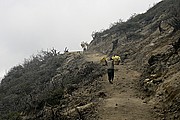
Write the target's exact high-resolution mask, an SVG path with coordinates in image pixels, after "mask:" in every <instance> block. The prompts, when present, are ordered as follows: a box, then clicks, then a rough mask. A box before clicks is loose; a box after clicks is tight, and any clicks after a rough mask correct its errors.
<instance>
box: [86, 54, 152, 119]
mask: <svg viewBox="0 0 180 120" xmlns="http://www.w3.org/2000/svg"><path fill="white" fill-rule="evenodd" d="M88 56H89V57H87V60H89V61H94V62H97V61H98V60H99V58H101V57H102V56H101V54H98V53H96V54H91V55H90V54H89V55H88ZM129 66H130V65H128V64H124V65H115V79H114V81H113V84H110V83H109V82H108V80H107V75H105V76H103V81H102V86H103V87H104V90H103V91H105V93H106V95H107V97H106V98H105V99H103V100H102V102H101V103H100V105H99V107H98V115H99V120H155V118H154V117H153V112H152V111H153V110H152V109H151V105H150V104H147V103H144V101H143V100H142V99H141V98H139V97H138V94H139V93H138V90H137V85H136V84H137V79H138V77H139V76H140V73H138V72H137V71H134V70H132V69H131V68H130V67H129Z"/></svg>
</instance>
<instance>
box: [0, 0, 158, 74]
mask: <svg viewBox="0 0 180 120" xmlns="http://www.w3.org/2000/svg"><path fill="white" fill-rule="evenodd" d="M159 1H161V0H136V1H135V0H0V16H1V19H0V56H1V60H0V66H1V67H0V77H2V76H3V75H4V74H5V73H7V72H8V70H9V69H10V68H11V67H13V66H15V65H18V64H21V63H23V61H24V58H29V57H30V56H31V55H32V54H37V52H38V51H41V50H47V49H51V48H55V49H57V50H59V51H63V50H64V48H65V47H68V49H69V50H70V51H74V50H81V47H80V43H81V42H82V41H87V42H90V41H91V40H92V38H91V33H92V32H93V31H99V30H101V29H107V28H108V27H109V25H110V24H111V23H113V22H116V21H118V20H119V19H122V20H124V21H125V20H127V19H128V18H129V17H130V16H131V15H132V14H134V13H137V14H139V13H143V12H146V11H147V10H148V9H149V8H150V7H152V6H153V5H154V4H155V3H157V2H159Z"/></svg>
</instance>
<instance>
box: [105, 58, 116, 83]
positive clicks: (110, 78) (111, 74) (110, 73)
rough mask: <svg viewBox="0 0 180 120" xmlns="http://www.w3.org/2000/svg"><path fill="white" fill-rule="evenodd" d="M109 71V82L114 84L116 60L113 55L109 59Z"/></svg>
mask: <svg viewBox="0 0 180 120" xmlns="http://www.w3.org/2000/svg"><path fill="white" fill-rule="evenodd" d="M107 73H108V80H109V83H111V84H113V80H114V61H113V59H112V57H110V59H108V60H107Z"/></svg>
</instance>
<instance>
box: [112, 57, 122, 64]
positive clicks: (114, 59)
mask: <svg viewBox="0 0 180 120" xmlns="http://www.w3.org/2000/svg"><path fill="white" fill-rule="evenodd" d="M112 59H113V61H114V64H115V65H119V63H120V61H121V58H120V56H118V55H114V56H112Z"/></svg>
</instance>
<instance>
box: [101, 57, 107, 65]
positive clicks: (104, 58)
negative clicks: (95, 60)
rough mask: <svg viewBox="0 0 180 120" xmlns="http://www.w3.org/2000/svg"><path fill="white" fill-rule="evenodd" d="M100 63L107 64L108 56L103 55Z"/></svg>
mask: <svg viewBox="0 0 180 120" xmlns="http://www.w3.org/2000/svg"><path fill="white" fill-rule="evenodd" d="M100 63H101V64H102V65H107V58H106V57H103V58H102V59H101V60H100Z"/></svg>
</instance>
